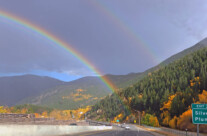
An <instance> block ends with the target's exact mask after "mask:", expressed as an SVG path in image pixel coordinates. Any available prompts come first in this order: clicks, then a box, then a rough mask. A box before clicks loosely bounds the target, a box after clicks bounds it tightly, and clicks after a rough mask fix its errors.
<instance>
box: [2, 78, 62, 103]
mask: <svg viewBox="0 0 207 136" xmlns="http://www.w3.org/2000/svg"><path fill="white" fill-rule="evenodd" d="M64 83H65V82H63V81H60V80H57V79H53V78H49V77H40V76H35V75H23V76H13V77H0V105H8V106H11V105H14V104H16V103H17V102H19V101H20V100H22V99H24V98H26V97H31V96H36V95H38V94H41V93H43V92H44V91H46V90H48V89H49V88H53V87H55V86H58V85H63V84H64Z"/></svg>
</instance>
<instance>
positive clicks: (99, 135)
mask: <svg viewBox="0 0 207 136" xmlns="http://www.w3.org/2000/svg"><path fill="white" fill-rule="evenodd" d="M129 126H130V130H125V129H124V128H121V127H117V126H113V129H112V130H106V131H94V132H86V133H79V134H75V135H74V134H73V136H153V135H152V134H151V133H149V132H147V131H145V130H143V129H141V128H137V127H136V126H134V125H129ZM67 136H71V135H67Z"/></svg>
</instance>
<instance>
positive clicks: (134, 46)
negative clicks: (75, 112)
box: [0, 0, 207, 75]
mask: <svg viewBox="0 0 207 136" xmlns="http://www.w3.org/2000/svg"><path fill="white" fill-rule="evenodd" d="M94 2H97V1H82V0H61V1H56V0H44V1H41V0H34V1H28V0H18V1H13V0H6V1H3V0H2V1H0V10H4V11H8V12H10V13H12V14H15V15H17V16H19V17H21V18H25V19H26V20H29V21H30V22H32V23H33V24H36V25H38V26H40V27H42V28H44V29H46V30H48V31H49V32H51V33H53V34H54V35H56V36H57V37H59V38H61V39H62V40H64V41H66V42H67V43H69V44H71V46H72V47H73V48H75V49H76V50H78V51H79V52H80V53H81V54H82V55H83V56H85V57H86V58H87V59H88V60H89V61H90V62H91V63H93V64H94V65H95V67H97V68H98V69H100V70H101V71H103V73H112V74H126V73H129V72H140V71H144V70H146V69H147V68H150V67H152V66H154V65H156V64H158V63H159V62H160V61H161V60H164V59H166V58H167V57H169V56H171V55H173V54H174V53H176V52H178V51H181V50H183V49H185V48H187V47H190V46H192V45H193V44H194V43H195V42H198V41H199V40H201V38H204V37H205V36H206V30H205V31H204V30H203V29H202V28H201V27H199V26H202V27H205V26H206V24H205V21H206V16H205V14H200V12H205V11H207V10H206V7H205V6H202V5H205V4H204V3H202V2H205V1H202V2H201V3H195V2H196V1H193V2H194V3H190V4H187V3H188V2H189V1H188V0H186V1H183V2H182V3H180V2H179V1H174V2H170V1H163V0H155V1H151V0H150V1H149V0H139V1H137V0H131V1H128V0H121V1H120V0H114V1H101V2H100V3H102V4H103V5H102V6H103V7H104V8H103V9H101V8H100V7H97V6H94V5H96V4H93V3H94ZM186 4H187V5H186ZM199 5H201V7H200V8H198V7H199ZM177 6H178V7H179V8H178V9H179V10H178V11H176V10H174V9H177ZM185 6H186V7H185ZM182 7H185V8H184V9H182ZM195 8H196V10H197V11H196V13H194V11H195ZM185 9H186V10H185ZM104 10H105V11H104ZM106 13H109V14H108V15H107V14H106ZM110 15H111V16H110ZM113 16H115V18H113ZM190 16H192V17H191V19H189V17H190ZM182 19H184V20H182ZM194 19H196V22H195V21H193V20H194ZM175 22H176V23H175ZM119 23H121V24H122V25H123V26H125V27H126V29H129V30H132V31H133V32H134V37H135V38H132V36H130V34H129V33H127V32H126V31H124V30H123V28H121V27H120V24H119ZM180 26H181V27H182V29H180ZM206 27H207V26H206ZM199 31H202V34H201V35H200V33H199ZM189 33H192V34H189ZM194 35H199V38H200V39H198V38H195V36H194ZM136 38H137V39H136ZM137 41H141V42H137ZM141 43H142V44H141ZM143 43H144V44H143ZM51 44H52V43H50V42H48V41H47V40H45V39H44V38H43V37H38V36H36V35H35V34H34V33H31V32H30V31H29V30H28V31H26V32H25V31H24V30H22V29H21V28H16V27H12V26H11V25H8V24H5V23H3V22H2V21H1V20H0V63H1V65H0V73H2V72H13V73H15V72H25V71H32V70H34V69H35V70H36V69H38V70H47V71H59V72H65V73H67V72H68V73H70V74H77V75H84V74H85V75H87V74H91V72H90V70H88V69H87V67H86V66H84V65H83V64H82V63H81V62H79V61H78V60H77V59H76V58H74V57H73V56H72V55H70V54H69V53H67V52H66V51H64V50H63V49H61V48H58V46H51ZM147 48H148V49H147ZM155 60H158V61H155Z"/></svg>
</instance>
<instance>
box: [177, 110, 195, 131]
mask: <svg viewBox="0 0 207 136" xmlns="http://www.w3.org/2000/svg"><path fill="white" fill-rule="evenodd" d="M177 127H178V128H179V129H181V130H185V129H188V130H192V131H195V130H196V126H195V125H193V124H192V110H191V109H188V110H187V111H185V112H184V113H183V114H182V115H180V117H179V118H178V119H177Z"/></svg>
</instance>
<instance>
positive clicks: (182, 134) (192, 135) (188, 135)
mask: <svg viewBox="0 0 207 136" xmlns="http://www.w3.org/2000/svg"><path fill="white" fill-rule="evenodd" d="M143 126H144V127H147V128H150V129H155V130H158V131H165V132H168V133H171V134H175V135H176V136H197V133H196V132H189V131H182V130H177V129H171V128H166V127H152V126H146V125H143ZM206 135H207V134H202V133H200V134H199V136H206Z"/></svg>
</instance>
